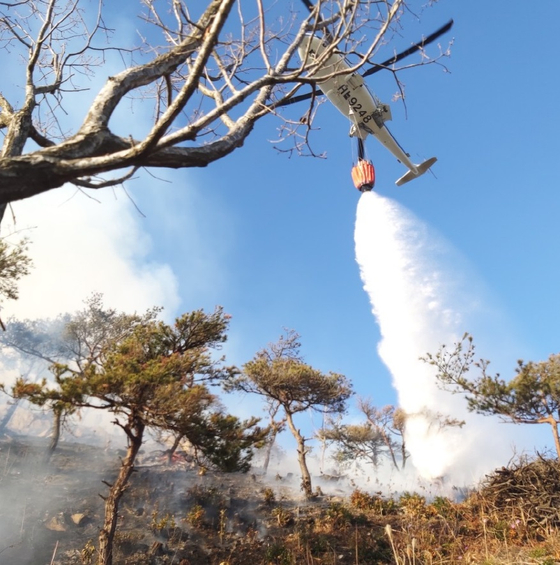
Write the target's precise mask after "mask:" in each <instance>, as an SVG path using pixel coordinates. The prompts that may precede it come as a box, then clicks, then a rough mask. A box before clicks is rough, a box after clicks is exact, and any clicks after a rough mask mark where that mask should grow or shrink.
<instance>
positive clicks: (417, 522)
mask: <svg viewBox="0 0 560 565" xmlns="http://www.w3.org/2000/svg"><path fill="white" fill-rule="evenodd" d="M45 447H46V440H44V439H37V438H28V437H24V436H14V437H12V438H8V437H6V436H5V437H4V438H3V440H2V441H1V442H0V497H1V500H2V504H1V506H0V532H1V534H2V536H1V539H2V540H3V543H2V545H1V546H0V563H9V564H13V565H23V564H25V565H29V564H32V565H43V564H45V565H49V564H52V565H55V564H58V565H69V564H80V565H82V564H85V563H95V562H96V554H95V546H96V543H97V536H98V533H99V529H100V527H101V524H102V522H103V500H102V498H101V496H100V495H103V494H104V493H106V492H107V486H106V485H105V484H104V483H103V482H102V481H106V482H108V483H110V482H111V480H112V478H113V477H114V476H115V475H116V473H117V470H118V465H119V452H118V451H117V450H112V449H104V448H100V447H92V446H87V445H83V444H78V443H63V444H61V446H60V448H59V449H58V451H57V452H56V453H55V455H54V456H53V458H52V459H51V461H50V462H49V464H45V463H44V462H43V455H44V451H45ZM559 471H560V467H559V466H558V463H557V462H556V461H552V462H550V461H545V460H542V459H541V460H537V461H536V462H531V463H527V464H524V465H521V464H518V465H513V466H511V467H508V468H507V469H500V470H498V471H496V472H495V473H494V474H492V475H490V476H489V477H487V478H486V480H485V482H483V484H482V485H481V488H480V489H479V490H478V491H477V492H475V493H473V494H472V495H471V496H470V497H468V498H467V499H466V500H465V501H463V502H460V503H454V502H452V501H450V500H448V499H447V498H443V497H435V498H434V499H432V500H430V501H427V500H426V499H425V498H424V497H423V496H421V495H419V494H417V493H402V494H401V495H400V496H399V497H398V498H396V499H387V498H384V497H382V496H381V495H380V494H379V493H374V492H373V493H372V492H365V491H361V490H354V491H353V492H352V493H351V495H350V496H343V493H342V492H340V493H336V488H337V487H336V486H335V487H331V489H330V492H334V493H335V494H330V495H324V494H319V495H318V496H317V497H316V498H315V499H313V500H312V501H305V500H304V499H303V497H302V495H301V492H300V491H299V489H298V488H297V484H296V482H295V481H292V482H290V483H288V482H287V481H286V479H285V478H280V477H278V478H277V479H275V478H274V477H270V478H269V479H267V480H265V478H264V477H261V476H259V475H258V473H257V474H251V473H248V474H244V475H243V474H221V473H215V472H212V471H205V472H201V470H200V469H198V468H193V467H192V465H191V464H190V463H189V462H187V461H186V460H181V459H180V458H179V459H178V460H176V461H175V462H174V463H173V464H172V465H170V466H169V465H167V464H166V459H165V457H164V456H163V454H162V452H157V451H156V452H146V453H143V454H142V456H141V457H140V460H139V462H138V465H137V471H136V472H135V473H134V475H133V477H132V481H131V485H130V488H129V489H128V490H127V492H126V493H125V495H124V497H123V501H122V504H121V509H120V512H119V525H118V532H117V536H116V547H115V563H118V564H139V565H142V564H145V565H148V564H149V565H156V564H157V565H160V564H161V565H163V564H175V565H241V564H243V565H246V564H250V565H260V564H263V565H265V564H266V565H268V564H278V565H291V564H299V563H302V564H305V565H314V564H333V565H334V564H337V565H346V564H348V565H350V564H352V565H356V564H370V563H371V564H389V563H399V564H403V565H408V564H412V563H416V564H418V565H421V564H428V563H430V564H435V563H441V564H444V563H445V564H454V563H458V562H463V563H484V562H486V563H495V564H500V563H503V564H506V563H508V564H512V563H535V564H536V563H541V564H542V565H552V564H554V563H560V543H559V542H558V538H559V536H558V529H557V528H558V524H557V521H556V518H554V520H551V521H549V522H548V523H546V524H543V522H542V520H543V518H542V517H543V516H544V517H547V516H548V517H550V516H552V515H553V513H551V512H550V511H548V510H546V509H547V508H548V507H549V506H551V507H552V508H556V507H557V500H556V498H555V497H557V496H558V494H557V493H558V489H557V481H558V476H560V473H559ZM549 487H550V488H549ZM324 490H326V489H324ZM530 497H534V499H535V501H538V504H537V502H535V503H532V502H531V499H530ZM516 501H517V502H516ZM547 505H548V506H547ZM537 506H538V507H539V508H541V509H544V511H543V512H544V514H535V513H534V512H533V513H532V514H531V512H532V511H533V510H534V508H536V507H537ZM554 516H557V512H556V514H554Z"/></svg>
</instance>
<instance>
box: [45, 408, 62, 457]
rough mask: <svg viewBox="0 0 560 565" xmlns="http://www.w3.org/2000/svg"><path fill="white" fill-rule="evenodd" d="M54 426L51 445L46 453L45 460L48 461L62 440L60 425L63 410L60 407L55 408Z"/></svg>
mask: <svg viewBox="0 0 560 565" xmlns="http://www.w3.org/2000/svg"><path fill="white" fill-rule="evenodd" d="M53 416H54V419H53V427H52V435H51V442H50V444H49V447H48V448H47V453H46V454H45V462H46V463H48V462H49V461H50V460H51V457H52V456H53V453H54V452H55V451H56V448H57V446H58V441H59V440H60V427H61V426H62V410H59V409H58V408H54V409H53Z"/></svg>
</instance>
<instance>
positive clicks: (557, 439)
mask: <svg viewBox="0 0 560 565" xmlns="http://www.w3.org/2000/svg"><path fill="white" fill-rule="evenodd" d="M549 423H550V426H551V427H552V435H553V436H554V446H555V447H556V456H557V457H558V459H560V436H559V435H558V422H557V421H556V418H554V417H552V416H551V417H550V420H549Z"/></svg>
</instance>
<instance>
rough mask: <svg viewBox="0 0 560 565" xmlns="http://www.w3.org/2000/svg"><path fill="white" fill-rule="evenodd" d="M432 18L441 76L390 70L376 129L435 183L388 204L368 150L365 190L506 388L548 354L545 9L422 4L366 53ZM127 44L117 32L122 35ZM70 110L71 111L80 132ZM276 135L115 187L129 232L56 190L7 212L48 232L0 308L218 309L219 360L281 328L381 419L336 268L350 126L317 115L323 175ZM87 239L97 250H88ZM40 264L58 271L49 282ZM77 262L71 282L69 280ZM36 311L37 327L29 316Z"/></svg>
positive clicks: (553, 137)
mask: <svg viewBox="0 0 560 565" xmlns="http://www.w3.org/2000/svg"><path fill="white" fill-rule="evenodd" d="M451 18H453V19H454V21H455V25H454V27H453V29H452V30H451V32H450V33H449V34H448V35H446V36H445V37H443V38H441V45H442V47H443V48H444V49H445V48H447V45H448V42H449V41H451V40H453V45H452V48H451V57H450V58H448V59H445V60H444V61H443V63H444V64H445V66H446V67H447V69H448V71H449V72H444V70H443V69H442V68H441V67H440V66H437V65H433V66H424V67H421V68H415V69H411V70H407V71H403V72H402V73H401V74H400V79H401V81H402V82H403V83H404V84H405V92H406V115H405V109H404V107H403V105H402V103H401V102H395V103H392V113H393V122H392V123H390V124H389V125H390V129H391V131H392V133H393V134H394V135H395V137H396V138H397V139H398V141H399V142H400V143H401V144H402V145H403V146H404V148H405V149H406V150H407V151H408V152H409V153H410V154H411V156H412V158H413V160H415V161H417V162H418V161H420V160H423V159H425V158H428V157H431V156H432V155H435V156H437V157H438V162H437V164H436V165H435V166H434V167H433V172H434V174H435V177H434V176H432V175H431V174H429V173H428V174H426V175H424V176H423V177H422V178H420V179H418V180H415V181H413V182H412V183H410V184H407V185H405V186H404V187H396V186H395V185H394V181H395V180H396V179H397V178H398V177H400V176H401V175H402V174H403V173H404V172H405V170H404V168H403V167H402V165H400V164H399V163H398V162H397V161H396V160H395V159H394V157H393V156H392V155H391V154H389V153H388V152H387V151H385V150H384V149H383V148H382V147H381V145H379V144H377V142H376V141H375V140H373V139H369V140H368V143H367V151H368V154H369V157H370V158H371V159H372V161H373V162H374V165H375V167H376V172H377V184H376V191H377V192H378V193H379V194H381V195H382V196H385V197H388V198H390V199H393V200H394V201H396V202H397V203H398V204H399V205H400V206H402V207H403V208H404V209H406V210H408V211H410V212H411V213H412V214H413V215H414V216H415V217H416V218H417V220H418V221H419V222H420V223H421V224H422V225H425V226H426V228H427V229H429V230H430V233H433V241H435V242H439V243H441V244H442V245H443V244H445V245H447V246H448V248H449V249H450V250H451V251H450V252H449V255H448V256H447V257H448V259H447V261H448V262H447V264H446V270H444V272H447V273H448V274H449V277H450V279H451V278H453V277H454V276H456V275H459V276H461V277H462V278H463V279H464V281H465V282H466V285H467V286H468V287H470V290H471V291H472V292H473V293H474V294H476V295H477V296H480V301H481V304H483V308H482V310H481V311H480V315H479V316H478V313H477V316H478V317H477V318H476V319H474V320H472V327H465V328H464V330H465V331H471V332H473V334H474V335H475V339H476V338H477V336H480V337H481V342H482V343H483V350H482V353H483V354H484V356H485V357H488V358H490V359H496V360H497V361H498V366H499V368H500V370H501V371H502V374H503V375H504V376H505V375H507V372H508V371H509V370H510V369H513V367H514V366H515V362H516V360H517V359H518V358H525V359H532V360H541V359H544V358H546V357H548V355H550V354H551V353H554V352H557V351H558V334H559V329H558V319H559V318H560V300H559V299H558V283H557V280H558V272H557V271H558V269H559V267H558V261H557V255H558V242H559V240H560V237H559V236H560V233H559V232H560V222H558V220H557V218H558V210H559V209H560V194H559V192H558V184H559V182H558V180H557V179H558V173H557V163H558V158H557V156H556V152H557V148H558V140H557V128H558V124H559V123H560V115H559V109H558V88H559V87H558V78H557V67H558V64H557V61H556V47H557V46H556V40H557V39H556V38H557V33H556V23H557V22H558V20H559V19H560V5H559V4H558V3H557V2H556V1H555V0H545V1H544V2H542V3H541V4H539V9H538V10H530V9H529V7H528V6H518V7H512V4H511V3H509V2H508V3H506V2H504V1H499V2H495V3H486V2H485V3H483V2H468V3H467V2H451V1H445V0H441V1H440V2H437V3H436V4H435V5H434V6H433V7H431V8H430V9H426V10H425V11H423V12H422V14H421V17H420V19H419V20H417V21H415V20H414V19H412V18H409V19H408V23H407V25H406V27H405V28H404V29H403V32H402V37H400V38H395V42H394V43H393V44H391V46H388V47H386V48H384V50H383V51H382V52H381V53H380V55H379V56H380V57H381V58H382V59H384V58H386V57H388V56H389V55H390V54H391V53H392V50H393V48H394V49H395V50H397V51H398V50H401V49H402V48H406V47H407V46H409V45H410V43H411V42H414V41H416V40H418V39H419V38H420V37H421V36H422V35H428V34H429V33H431V32H432V31H433V30H434V29H435V28H437V27H439V26H440V25H442V24H444V23H445V22H447V21H448V20H449V19H451ZM128 27H129V33H130V34H133V33H134V25H133V22H130V21H129V22H128ZM429 53H431V54H436V53H437V47H436V46H432V47H431V48H429ZM410 62H414V58H412V59H411V60H410ZM11 73H12V74H14V75H16V74H17V69H13V67H12V70H11ZM102 80H104V76H101V77H99V81H101V82H102ZM368 86H369V87H370V89H371V90H372V91H374V92H375V93H376V94H377V96H378V97H379V98H380V99H381V100H383V101H384V102H390V101H391V99H392V96H393V95H394V94H395V92H396V90H397V88H396V85H395V82H394V80H393V79H392V77H391V76H390V74H388V73H387V74H386V75H384V76H383V73H377V74H375V75H373V76H372V77H370V79H368ZM94 90H95V89H94ZM80 108H81V107H75V108H72V112H73V113H74V114H75V115H76V116H79V115H80V112H81V109H80ZM298 111H299V110H298V109H297V108H293V107H292V108H290V110H289V112H290V114H291V115H298ZM304 111H305V107H304V105H302V107H301V113H302V114H303V112H304ZM123 123H124V124H125V125H126V124H128V123H129V122H127V121H126V120H125V119H123ZM278 125H279V123H278V122H277V121H275V119H274V118H267V119H265V120H263V121H261V122H260V123H259V124H258V125H257V127H256V128H255V130H254V132H253V134H252V135H251V136H250V138H249V139H248V140H247V142H246V143H245V145H244V147H243V148H241V149H239V150H238V151H236V152H235V153H233V154H232V155H230V156H228V157H227V158H225V159H223V160H222V161H220V162H217V163H215V164H213V165H211V166H209V167H208V168H206V169H198V170H194V169H190V170H185V171H179V172H170V171H156V172H154V175H155V176H154V177H152V176H150V175H146V174H143V175H142V176H141V178H139V179H138V180H137V181H134V182H131V183H129V184H128V185H127V190H128V192H129V194H130V195H131V196H132V198H133V199H134V202H135V203H136V204H137V205H138V207H139V208H140V209H141V210H142V212H143V213H144V215H145V217H142V216H140V214H138V213H137V212H136V209H135V207H134V206H133V205H132V204H131V203H130V201H129V200H128V199H127V197H126V196H125V195H124V193H123V192H122V191H121V192H119V191H118V190H116V191H114V192H113V191H111V190H109V191H105V193H104V194H103V195H99V198H100V199H101V200H103V205H101V206H99V205H98V204H97V203H96V202H94V201H91V200H87V199H85V198H84V197H83V196H82V195H76V196H75V197H74V198H73V199H72V200H71V201H67V199H68V197H69V195H70V194H72V193H73V191H72V190H71V189H64V191H58V193H54V194H49V195H46V196H44V197H40V198H37V199H34V200H35V202H33V203H31V202H29V203H16V204H15V205H14V210H15V213H16V215H17V218H18V222H20V225H22V224H23V225H26V226H31V225H33V226H38V227H37V230H40V229H41V228H40V223H41V222H43V221H47V220H48V219H50V220H51V221H52V223H51V225H50V227H49V228H48V230H47V231H48V234H45V232H40V231H36V232H33V231H32V232H31V239H32V240H34V241H36V240H37V241H36V243H35V244H34V245H36V250H35V251H34V253H36V264H37V269H36V273H35V274H34V275H33V277H32V278H31V279H30V282H29V283H26V284H27V286H24V287H23V290H22V298H21V300H20V304H16V305H13V306H7V307H6V309H7V310H9V309H10V308H11V309H12V311H13V312H14V313H16V314H19V315H26V316H27V315H32V313H37V312H45V313H46V314H48V315H52V314H54V311H55V310H56V309H57V308H61V309H71V308H78V307H79V306H80V303H79V300H81V299H82V298H84V297H85V296H87V294H88V293H89V292H91V291H93V290H101V291H103V292H105V293H106V295H107V296H108V297H109V299H110V300H113V301H115V302H118V303H119V304H122V305H123V307H124V306H126V307H127V308H128V309H131V308H138V309H142V308H145V307H148V306H149V305H150V304H154V303H156V304H158V303H159V304H164V305H165V306H166V308H167V312H168V315H175V314H179V313H181V312H183V311H188V310H192V309H196V308H200V307H204V308H207V309H212V308H213V307H214V306H215V305H217V304H219V305H222V306H223V307H224V308H225V310H226V312H228V313H230V314H231V315H232V316H233V318H232V322H231V332H230V340H229V343H228V345H227V346H226V348H225V351H226V353H227V355H228V357H229V360H230V361H231V362H232V363H237V364H242V363H244V362H245V361H248V360H249V359H250V358H251V357H252V356H253V355H254V353H255V352H256V350H258V349H259V348H261V347H263V346H265V345H266V344H267V343H268V342H271V341H274V340H276V339H277V337H278V336H279V335H280V333H281V332H282V329H283V328H284V327H286V328H293V329H295V330H296V331H298V332H299V333H300V334H301V336H302V343H303V348H302V352H303V354H304V355H305V357H306V360H307V361H308V362H309V363H311V364H312V365H314V366H316V367H317V368H319V369H322V370H324V371H335V372H340V373H343V374H345V375H346V376H347V377H348V378H350V379H351V380H352V381H353V383H354V385H355V388H356V390H357V392H358V393H359V394H361V395H364V396H371V397H372V399H373V401H374V403H376V404H379V405H382V404H386V403H394V402H395V401H396V395H395V391H394V388H393V386H392V383H391V375H390V374H389V372H388V370H387V368H386V367H385V365H384V364H383V363H382V361H381V360H380V358H379V355H378V352H377V346H378V343H379V340H380V333H379V327H378V324H377V322H376V319H375V318H374V316H373V315H372V313H371V306H370V304H369V298H368V296H367V294H366V293H365V292H364V290H363V284H362V281H361V280H360V274H359V269H358V266H357V264H356V259H355V250H354V226H355V221H356V208H357V203H358V201H359V199H360V194H359V193H358V192H357V191H356V190H355V189H354V188H353V185H352V181H351V178H350V168H351V166H352V158H353V151H355V149H354V148H353V145H352V141H351V140H350V138H349V137H348V129H349V124H348V123H347V121H346V120H345V118H344V117H343V116H342V115H341V114H339V113H338V112H337V111H336V110H335V109H334V108H332V107H329V105H328V104H323V105H322V106H321V108H320V110H319V114H318V119H317V122H316V124H315V125H316V127H317V128H318V130H317V131H315V132H314V133H313V134H312V137H311V144H312V147H313V149H314V150H315V151H317V152H323V151H324V152H325V153H326V158H325V159H313V158H308V157H307V158H304V157H295V156H293V157H291V158H289V157H288V155H287V154H284V153H279V152H277V151H276V150H275V149H274V148H273V143H271V142H270V140H274V139H275V138H276V136H277V132H276V128H277V127H278ZM131 127H132V126H131ZM94 196H95V197H96V198H97V197H98V195H94ZM78 201H79V202H78ZM46 206H48V207H49V208H46ZM72 206H77V207H78V208H79V213H78V212H74V211H73V209H72V208H71V207H72ZM65 218H66V219H68V221H67V220H65ZM76 218H77V219H76ZM66 222H67V223H66ZM54 224H56V227H55V225H54ZM55 231H56V233H57V234H59V235H57V237H58V239H56V240H55V243H53V244H51V240H50V239H49V238H50V237H54V235H53V234H54V232H55ZM41 233H43V234H45V235H41ZM34 234H36V235H34ZM80 237H83V240H82V239H80ZM101 237H106V238H107V241H108V243H107V249H101V250H100V249H99V238H101ZM78 240H79V242H80V243H79V244H78V243H77V242H78ZM41 245H43V247H42V248H41V249H42V251H40V252H39V251H38V250H37V246H38V247H41ZM47 247H51V249H50V251H49V249H47ZM74 247H76V249H77V251H76V253H75V254H71V253H70V250H71V249H72V250H73V249H74ZM54 251H56V254H57V257H58V259H59V260H60V263H61V264H60V265H58V264H57V266H56V268H55V266H54V264H53V259H52V255H50V254H49V253H53V252H54ZM41 253H42V254H43V255H41ZM72 253H73V252H72ZM69 256H71V257H72V259H69V258H68V257H69ZM41 257H43V258H42V259H41ZM72 261H73V267H72V265H69V264H70V263H72ZM80 261H84V265H86V266H85V267H83V268H82V267H80V268H77V267H76V266H77V265H78V264H80V265H81V263H80ZM62 263H65V264H66V265H62ZM123 264H124V265H126V268H123V269H122V270H121V267H122V265H123ZM92 270H95V272H96V277H95V278H94V280H92V276H91V272H92ZM47 271H48V272H47ZM78 271H79V272H80V273H81V274H78ZM98 271H100V273H99V272H98ZM64 273H68V274H64ZM47 279H48V280H51V279H52V280H51V282H50V283H49V284H50V286H49V287H48V289H51V290H52V292H53V294H52V298H47V299H45V298H44V297H45V296H47V297H50V296H51V294H49V293H50V292H51V290H48V289H47V287H45V288H44V289H43V290H41V292H40V293H38V290H37V289H38V288H43V287H41V285H45V284H47V283H46V282H45V280H47ZM138 279H141V282H134V280H136V281H138ZM62 281H65V282H64V283H63V282H62ZM65 284H69V285H70V287H71V291H70V290H68V289H67V287H66V286H64V285H65ZM57 285H58V286H59V287H60V288H59V289H58V290H56V291H55V290H53V289H55V288H56V287H57ZM38 294H40V295H41V296H38ZM458 300H460V298H458ZM45 301H48V302H49V305H50V308H51V309H50V310H49V309H45V310H41V309H40V307H39V305H38V304H39V303H43V304H44V302H45ZM244 410H247V411H254V407H253V406H251V407H247V406H245V407H244Z"/></svg>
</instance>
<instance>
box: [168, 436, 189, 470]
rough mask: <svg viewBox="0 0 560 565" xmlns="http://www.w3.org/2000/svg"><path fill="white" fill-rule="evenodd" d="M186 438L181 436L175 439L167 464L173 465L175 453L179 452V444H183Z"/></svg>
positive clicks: (169, 451)
mask: <svg viewBox="0 0 560 565" xmlns="http://www.w3.org/2000/svg"><path fill="white" fill-rule="evenodd" d="M184 437H185V436H184V435H182V434H179V435H177V436H176V437H175V441H174V442H173V445H172V446H171V447H170V448H169V449H168V450H167V464H168V465H171V463H173V455H175V452H176V451H177V448H178V447H179V444H180V443H181V440H182V439H183V438H184Z"/></svg>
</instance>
